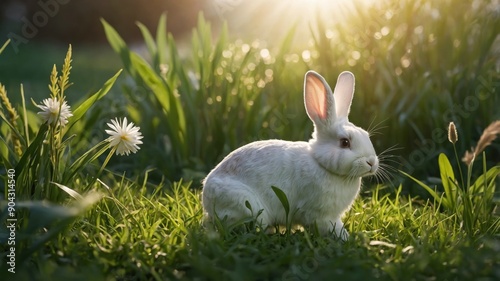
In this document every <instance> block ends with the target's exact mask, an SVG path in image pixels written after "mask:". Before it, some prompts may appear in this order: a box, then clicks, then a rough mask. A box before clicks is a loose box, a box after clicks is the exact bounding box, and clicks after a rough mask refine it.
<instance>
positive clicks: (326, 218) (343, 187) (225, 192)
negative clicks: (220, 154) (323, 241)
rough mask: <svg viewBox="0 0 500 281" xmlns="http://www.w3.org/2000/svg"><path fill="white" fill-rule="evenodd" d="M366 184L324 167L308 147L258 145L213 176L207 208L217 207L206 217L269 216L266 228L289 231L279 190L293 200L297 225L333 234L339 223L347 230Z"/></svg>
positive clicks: (207, 192) (205, 198) (238, 152)
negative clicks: (345, 222)
mask: <svg viewBox="0 0 500 281" xmlns="http://www.w3.org/2000/svg"><path fill="white" fill-rule="evenodd" d="M283 147H286V152H285V153H283V149H284V148H283ZM269 166H271V167H273V169H269V168H268V167H269ZM360 184H361V178H357V179H354V180H348V181H346V180H345V179H344V178H343V177H342V176H339V175H336V174H334V173H331V172H329V171H328V170H326V169H324V168H323V167H321V166H320V165H319V164H318V162H317V160H316V159H315V158H314V155H313V153H312V152H311V148H310V145H309V143H307V142H287V141H282V140H268V141H257V142H253V143H250V144H248V145H245V146H243V147H240V148H239V149H237V150H235V151H234V152H232V153H231V154H229V155H228V156H227V157H226V158H225V159H224V160H223V161H222V162H221V163H220V164H219V165H218V166H217V167H216V168H215V169H214V170H213V171H212V172H211V173H210V175H209V176H208V177H207V178H206V180H205V186H204V191H203V202H214V205H210V204H206V205H205V209H206V212H207V213H208V214H211V213H214V211H216V209H215V208H217V209H218V210H217V215H218V216H219V217H220V218H223V217H225V216H228V218H230V219H231V218H233V219H238V218H244V217H250V216H252V215H256V213H257V212H258V211H259V210H263V211H262V214H260V216H259V217H258V221H259V222H261V223H262V224H263V225H286V224H287V222H286V221H285V218H286V214H285V210H284V208H283V206H282V204H281V203H280V201H279V199H278V197H277V196H276V194H274V191H273V190H272V188H271V186H276V187H278V188H280V189H281V190H283V192H284V193H285V194H286V196H287V198H288V201H289V204H290V214H289V218H290V219H291V220H292V222H293V223H294V224H300V225H303V226H309V225H311V224H312V223H314V222H316V224H317V225H318V228H319V229H320V230H323V231H329V230H330V229H331V227H332V226H333V223H336V224H337V227H338V228H341V227H342V225H341V224H342V223H341V222H340V215H341V214H342V213H343V212H344V211H345V210H346V209H348V208H349V206H350V205H351V204H352V202H353V200H354V198H355V197H356V195H357V194H358V191H359V188H360ZM245 201H248V203H250V206H251V207H252V210H253V214H252V212H251V210H250V209H248V208H247V207H246V206H245ZM216 206H217V207H216ZM235 212H237V213H238V215H236V216H235ZM322 218H323V220H322ZM321 224H325V225H324V226H323V227H321Z"/></svg>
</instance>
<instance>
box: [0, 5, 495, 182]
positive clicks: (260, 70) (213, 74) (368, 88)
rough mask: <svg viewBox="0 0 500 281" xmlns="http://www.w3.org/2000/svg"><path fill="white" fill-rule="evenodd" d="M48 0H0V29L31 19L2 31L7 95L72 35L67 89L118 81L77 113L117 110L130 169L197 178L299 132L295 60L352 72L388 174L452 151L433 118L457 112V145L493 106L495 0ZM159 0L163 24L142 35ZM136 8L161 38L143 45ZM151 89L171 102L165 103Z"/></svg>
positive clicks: (359, 114)
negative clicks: (130, 128) (127, 137)
mask: <svg viewBox="0 0 500 281" xmlns="http://www.w3.org/2000/svg"><path fill="white" fill-rule="evenodd" d="M49 2H50V3H52V5H53V6H51V7H52V8H48V9H49V10H45V9H46V7H45V8H44V7H42V6H41V5H40V4H39V3H38V2H35V1H27V0H25V1H20V0H19V1H15V0H10V1H2V3H1V4H0V17H2V18H1V19H2V24H1V27H0V38H2V39H1V41H2V42H4V41H5V40H7V39H8V38H16V37H15V36H14V37H13V34H15V35H19V36H22V35H23V28H25V27H24V26H25V25H26V21H30V22H31V23H33V24H35V23H36V22H38V23H40V24H39V27H38V28H37V32H36V35H35V36H33V38H29V40H27V41H28V42H26V43H19V41H18V42H16V40H14V41H13V42H11V45H10V46H8V47H7V49H6V50H5V52H4V53H3V54H2V55H1V56H0V81H1V82H2V83H3V84H5V85H6V87H7V90H8V93H9V97H10V98H11V99H12V100H13V101H19V100H20V99H19V84H20V83H22V84H23V85H24V90H25V93H26V97H27V99H30V98H32V99H33V100H35V101H36V102H39V101H40V100H41V99H43V98H45V97H47V96H48V91H47V86H46V85H47V84H48V77H49V73H50V70H51V68H52V65H53V64H54V63H58V64H60V63H62V59H63V57H64V53H65V51H66V50H67V46H68V44H72V45H73V50H74V56H73V58H74V63H73V72H72V81H73V82H74V86H73V87H72V88H70V89H71V90H70V91H69V92H68V100H69V101H70V103H77V102H78V101H80V100H83V99H84V98H85V97H86V96H88V95H89V94H91V93H92V92H93V91H95V90H96V89H98V88H99V87H100V86H101V85H102V83H103V82H104V81H106V79H108V78H109V77H110V76H111V75H112V74H114V73H115V72H116V70H117V69H119V68H125V69H126V70H127V74H125V75H122V76H121V78H120V81H119V85H118V86H115V87H114V88H113V90H112V91H113V92H112V93H111V94H110V95H109V96H108V97H106V100H105V101H103V102H102V103H100V104H99V105H98V106H97V108H96V109H94V111H93V114H94V115H93V116H94V117H95V116H97V115H99V118H94V120H93V121H92V122H94V123H92V124H95V126H93V127H90V126H88V128H93V130H95V132H94V133H95V134H99V132H100V131H101V130H102V128H103V127H104V126H105V122H104V121H96V120H95V119H102V120H107V118H108V117H109V118H111V117H114V116H116V115H117V114H121V115H127V116H130V118H131V119H132V120H133V121H134V122H135V123H137V124H138V125H139V126H140V127H141V130H142V131H143V133H144V135H145V139H144V146H143V147H142V148H141V150H140V152H139V153H138V154H136V155H134V156H133V157H134V158H133V160H132V161H130V160H127V162H130V163H121V162H120V159H118V160H114V161H116V162H115V163H114V165H115V167H117V166H120V168H127V169H129V170H132V171H134V172H139V173H142V172H144V171H145V170H148V169H152V170H154V172H153V173H152V174H153V175H152V177H151V179H152V180H156V181H160V180H161V179H162V178H164V177H165V178H167V179H169V180H178V179H180V178H182V177H183V178H186V179H194V180H195V183H196V184H195V186H199V179H201V178H202V177H203V176H204V175H205V174H206V173H207V172H208V171H209V170H210V169H211V168H212V167H214V165H215V164H216V163H217V162H218V161H220V160H221V159H222V157H223V156H224V155H226V154H227V153H229V152H230V151H231V150H233V149H234V148H236V147H238V146H240V145H242V144H245V143H248V142H250V141H253V140H258V139H266V138H281V139H286V140H306V139H307V138H308V137H309V136H310V133H311V131H312V124H311V122H310V121H309V120H308V119H307V116H306V114H305V111H304V109H303V104H302V83H303V75H304V73H305V71H307V70H308V69H314V70H316V71H318V72H320V73H321V74H322V75H324V76H325V78H326V79H327V81H329V82H330V83H331V84H332V86H333V84H334V83H335V81H336V77H337V75H338V74H339V73H340V72H341V71H344V70H349V71H351V72H353V73H354V74H355V76H356V79H357V84H356V93H355V97H354V101H353V105H352V109H351V116H350V119H351V121H352V122H353V123H354V124H356V125H359V126H361V127H363V128H369V127H373V126H375V125H377V126H376V127H378V130H377V131H378V133H379V134H376V135H375V136H374V137H373V138H372V140H373V143H374V145H375V148H376V150H377V151H379V152H381V151H384V150H386V149H388V148H391V147H395V148H396V150H392V151H390V152H389V153H388V154H390V155H392V157H390V156H387V157H386V158H385V159H386V162H387V164H389V165H390V166H391V167H392V168H391V169H390V171H389V172H390V173H391V174H393V176H394V178H395V179H394V181H398V180H400V179H399V178H398V173H397V171H396V170H397V169H402V170H405V171H407V172H410V173H412V174H415V175H417V176H423V178H428V179H432V178H433V177H436V176H438V174H439V172H438V170H437V163H435V162H437V161H435V159H436V156H437V155H438V154H439V153H440V152H443V151H448V152H451V151H452V147H451V145H450V144H449V143H448V142H447V139H446V128H447V125H448V122H450V121H454V122H455V123H456V124H457V127H458V133H459V142H458V143H457V145H458V151H459V154H462V153H463V152H465V150H466V149H469V148H470V147H471V146H474V145H475V143H476V141H477V139H478V138H479V136H480V134H481V132H482V129H484V128H485V127H486V126H487V125H488V124H489V123H490V122H491V121H493V120H498V119H500V94H499V88H500V74H499V70H500V41H499V40H500V39H499V36H498V34H499V31H500V19H499V13H500V7H499V4H498V1H494V0H491V1H479V0H443V1H431V0H420V1H418V0H403V1H396V0H381V1H370V0H356V1H324V0H315V1H304V0H296V1H284V0H280V1H273V2H272V3H269V2H265V1H238V0H233V1H230V0H205V1H195V0H191V1H182V4H181V1H173V0H172V1H160V0H155V1H148V4H144V3H143V2H142V1H133V0H127V1H118V0H112V1H97V0H93V1H85V2H84V3H83V2H81V1H69V0H66V1H63V0H59V1H57V0H53V1H47V2H44V3H49ZM54 3H55V4H54ZM56 6H57V7H58V8H57V12H54V13H53V15H50V11H55V9H56V8H55V7H56ZM50 9H52V10H50ZM200 12H202V13H203V15H204V18H203V19H199V18H198V15H199V14H200ZM43 13H45V14H46V17H45V18H46V24H43V25H42V24H41V23H44V19H45V18H44V16H43ZM163 13H166V15H167V17H166V18H167V20H166V24H165V26H166V30H167V31H168V32H169V33H170V34H171V36H170V37H166V38H164V39H161V38H160V39H161V40H158V39H159V38H158V36H156V29H157V24H158V21H159V18H160V16H161V14H163ZM100 18H104V19H105V20H106V21H107V22H108V23H109V25H110V26H112V27H113V28H114V29H116V32H117V33H118V34H119V35H120V36H121V37H122V38H123V39H124V41H125V42H126V43H127V46H128V49H130V50H131V51H132V52H135V53H136V54H138V55H139V56H140V57H141V58H143V59H144V61H145V62H147V65H148V68H149V69H150V70H151V73H149V74H148V75H150V77H153V78H154V79H156V78H158V79H160V80H162V81H165V82H164V83H163V84H162V86H161V87H163V88H162V90H161V91H160V90H158V88H157V87H155V85H154V84H153V82H151V81H152V80H145V79H144V78H145V77H144V75H141V73H140V67H139V66H138V65H134V64H131V63H130V62H127V61H126V60H123V56H120V55H119V54H118V53H119V51H118V53H117V52H114V51H113V49H112V48H111V47H110V45H109V44H108V42H107V40H106V35H105V32H104V28H103V26H102V24H101V22H100V21H99V19H100ZM23 19H24V20H23ZM137 21H139V22H141V23H143V24H144V27H145V28H146V29H149V30H150V31H151V33H152V34H153V37H155V41H156V40H158V41H157V42H160V41H162V40H164V43H165V44H156V45H155V48H152V47H151V45H148V44H147V40H145V39H144V37H143V36H144V31H143V32H141V30H140V29H139V28H138V27H137V25H136V22H137ZM224 22H226V23H227V25H226V27H227V29H225V28H224ZM193 30H194V31H193ZM160 37H161V36H160ZM162 42H163V41H162ZM160 43H161V42H160ZM12 45H14V46H12ZM156 46H157V47H158V48H156ZM115 49H116V48H115ZM116 50H118V49H116ZM116 50H115V51H116ZM138 69H139V70H138ZM162 95H164V97H162ZM162 99H168V100H170V101H171V102H173V103H174V104H175V103H176V102H177V103H178V105H177V108H176V109H175V110H176V111H175V112H173V111H172V110H173V109H172V108H166V107H165V104H162V102H161V100H162ZM31 109H32V110H35V109H34V108H33V107H31ZM89 118H90V117H89ZM181 119H182V120H183V121H182V122H184V124H182V122H181ZM91 135H92V133H87V135H86V136H89V139H88V141H89V142H91ZM80 142H85V140H81V141H80ZM79 145H81V144H79ZM487 154H488V157H487V159H488V161H489V162H491V163H494V164H496V163H499V162H500V145H499V144H498V142H497V143H496V144H494V145H492V146H491V147H490V148H488V150H487ZM152 155H154V157H152ZM406 188H407V189H409V190H410V191H411V186H408V187H406Z"/></svg>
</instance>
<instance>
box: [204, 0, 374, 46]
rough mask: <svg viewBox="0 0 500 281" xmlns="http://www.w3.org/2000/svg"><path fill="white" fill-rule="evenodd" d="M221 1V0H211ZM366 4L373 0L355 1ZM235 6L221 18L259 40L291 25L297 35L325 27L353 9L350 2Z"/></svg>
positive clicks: (278, 0)
mask: <svg viewBox="0 0 500 281" xmlns="http://www.w3.org/2000/svg"><path fill="white" fill-rule="evenodd" d="M213 1H225V0H213ZM357 1H358V2H361V3H363V4H366V5H368V4H370V3H372V2H373V1H374V0H357ZM233 2H236V3H238V5H234V6H232V7H231V9H227V10H226V11H225V13H224V15H223V17H224V18H225V19H227V20H228V21H229V25H230V28H232V29H233V30H234V31H237V32H241V33H242V34H244V35H249V36H252V37H256V38H261V39H270V38H271V39H274V38H276V37H277V36H280V35H283V34H284V33H286V32H287V31H288V30H290V29H291V28H292V27H293V26H295V27H296V31H297V35H298V36H300V33H301V32H302V33H304V34H305V33H306V32H309V31H310V29H309V27H310V26H311V25H312V26H314V25H315V23H316V22H317V21H318V20H321V21H323V22H325V24H327V25H329V24H332V23H335V22H338V21H341V20H342V19H343V17H344V15H345V14H346V12H345V11H346V9H350V8H352V6H353V4H352V3H353V0H274V1H265V0H254V1H241V0H239V1H233Z"/></svg>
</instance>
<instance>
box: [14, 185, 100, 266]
mask: <svg viewBox="0 0 500 281" xmlns="http://www.w3.org/2000/svg"><path fill="white" fill-rule="evenodd" d="M101 198H102V195H101V194H100V193H97V192H92V193H89V194H87V195H85V197H83V198H82V200H80V201H78V202H76V203H75V204H73V205H72V206H69V207H68V206H61V205H54V204H52V203H48V202H46V201H25V202H19V203H17V204H16V205H17V207H18V208H19V209H27V210H28V211H29V213H30V218H29V220H28V226H27V227H26V228H25V229H22V230H21V233H20V235H19V237H26V239H30V240H32V243H31V244H30V246H29V247H28V248H27V249H25V250H23V251H22V252H21V253H20V254H19V261H21V262H22V261H24V260H25V259H27V258H28V257H30V256H32V255H33V253H34V252H36V251H37V250H39V249H40V248H41V247H43V245H45V243H47V242H48V241H50V240H52V239H55V238H56V237H57V235H59V234H60V233H61V232H63V231H64V229H66V228H67V227H68V226H69V225H70V224H71V223H72V222H73V220H74V219H76V218H77V217H78V216H80V215H82V214H83V213H84V212H85V211H86V210H87V209H88V208H89V207H90V206H92V205H94V204H95V203H97V202H98V201H99V200H100V199H101ZM49 225H51V227H50V228H49V230H48V231H47V232H45V233H44V234H42V235H40V234H39V233H38V232H37V231H36V230H37V229H40V228H42V227H47V226H49Z"/></svg>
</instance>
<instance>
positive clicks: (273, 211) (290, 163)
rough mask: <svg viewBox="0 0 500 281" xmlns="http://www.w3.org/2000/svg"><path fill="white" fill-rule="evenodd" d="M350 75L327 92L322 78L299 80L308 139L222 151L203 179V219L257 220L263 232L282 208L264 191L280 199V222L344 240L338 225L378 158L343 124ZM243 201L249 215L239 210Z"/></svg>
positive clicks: (365, 138) (364, 136) (364, 135)
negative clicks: (310, 124) (223, 154)
mask: <svg viewBox="0 0 500 281" xmlns="http://www.w3.org/2000/svg"><path fill="white" fill-rule="evenodd" d="M353 94H354V75H353V74H352V73H351V72H348V71H345V72H342V73H341V74H340V75H339V77H338V80H337V85H336V86H335V91H334V93H333V94H332V90H331V88H330V86H328V84H327V83H326V81H325V79H324V78H323V77H321V75H319V74H318V73H316V72H314V71H308V72H307V73H306V75H305V81H304V100H305V108H306V111H307V115H308V116H309V118H310V119H311V120H312V121H313V123H314V133H313V135H312V138H311V139H310V140H309V142H290V141H284V140H266V141H256V142H253V143H250V144H247V145H245V146H243V147H240V148H238V149H236V150H235V151H233V152H232V153H230V154H229V155H228V156H226V158H224V160H222V162H221V163H219V165H217V167H215V168H214V169H213V170H212V171H211V172H210V173H209V174H208V176H207V177H206V178H205V179H204V181H203V185H204V186H203V194H202V201H203V208H204V215H205V218H204V219H205V222H211V221H213V220H214V219H215V218H216V217H218V218H220V219H223V218H225V217H227V218H226V219H227V220H228V221H229V222H235V221H237V220H239V219H242V218H247V217H251V216H254V217H255V216H256V215H257V213H258V211H261V213H260V215H259V216H257V221H258V222H260V223H261V224H262V226H263V227H267V226H275V225H286V224H287V221H286V215H285V210H284V207H283V205H282V204H281V203H280V201H279V199H278V197H277V195H276V194H275V193H274V191H273V190H272V188H271V186H276V187H278V188H280V189H281V190H282V191H283V192H284V193H285V194H286V196H287V198H288V201H289V205H290V212H289V216H288V219H289V221H288V223H290V225H301V226H304V227H308V226H313V225H314V224H316V226H317V228H318V230H319V232H320V233H321V234H322V235H326V234H328V233H332V232H335V234H336V235H337V237H340V238H341V239H343V240H347V238H348V236H349V235H348V233H347V231H346V230H345V229H344V227H343V223H342V221H341V220H340V218H341V216H342V215H343V214H344V212H346V211H347V210H348V209H349V208H350V206H351V204H352V203H353V201H354V199H355V198H356V196H357V195H358V193H359V190H360V187H361V178H362V177H364V176H368V175H374V174H375V173H376V172H377V169H378V167H379V160H378V157H377V155H376V153H375V149H374V148H373V145H372V143H371V141H370V138H369V134H368V132H366V131H365V130H363V129H361V128H359V127H356V126H355V125H353V124H352V123H350V122H349V120H348V114H349V110H350V107H351V101H352V98H353ZM246 201H248V203H250V207H251V209H252V211H251V210H250V209H249V208H248V207H247V206H246V203H245V202H246Z"/></svg>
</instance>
